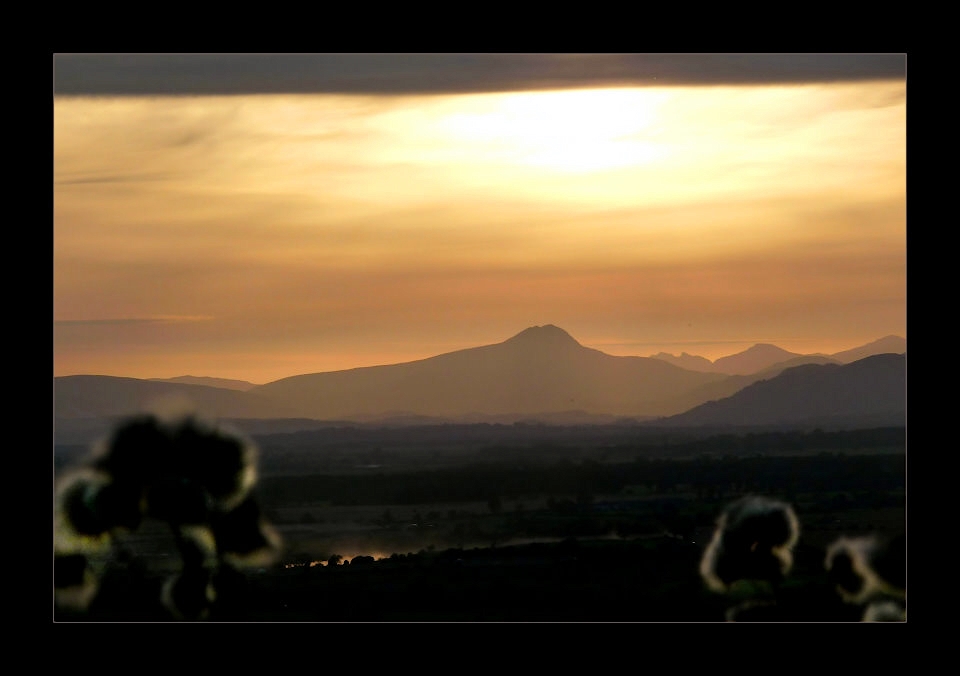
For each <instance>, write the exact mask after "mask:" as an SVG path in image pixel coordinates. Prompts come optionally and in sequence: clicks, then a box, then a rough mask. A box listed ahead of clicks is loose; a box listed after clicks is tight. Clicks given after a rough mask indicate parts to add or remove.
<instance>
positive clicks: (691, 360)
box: [652, 352, 714, 373]
mask: <svg viewBox="0 0 960 676" xmlns="http://www.w3.org/2000/svg"><path fill="white" fill-rule="evenodd" d="M652 357H653V359H662V360H663V361H666V362H669V363H671V364H673V365H674V366H679V367H680V368H682V369H687V370H690V371H704V372H708V373H709V372H713V370H714V369H713V362H712V361H710V360H709V359H707V358H706V357H699V356H697V355H694V354H687V353H686V352H681V353H680V356H679V357H677V356H675V355H672V354H670V353H669V352H658V353H657V354H655V355H652Z"/></svg>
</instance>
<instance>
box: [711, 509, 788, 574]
mask: <svg viewBox="0 0 960 676" xmlns="http://www.w3.org/2000/svg"><path fill="white" fill-rule="evenodd" d="M799 533H800V526H799V522H798V521H797V517H796V515H795V514H794V511H793V508H792V507H791V506H790V505H788V504H787V503H785V502H780V501H778V500H772V499H770V498H766V497H762V496H746V497H744V498H741V499H739V500H737V501H735V502H732V503H730V504H729V505H727V507H726V509H724V511H723V513H721V515H720V516H719V518H718V519H717V526H716V529H715V530H714V534H713V539H712V540H711V541H710V544H709V545H708V546H707V548H706V550H705V551H704V553H703V557H702V558H701V561H700V575H701V577H702V578H703V580H704V581H705V582H706V584H707V586H708V587H710V588H711V589H713V590H714V591H719V592H722V591H727V590H728V588H729V586H730V585H731V584H732V583H734V582H736V581H738V580H764V581H769V582H773V583H776V582H778V581H779V580H781V579H782V578H783V577H784V576H785V575H786V574H787V573H788V572H789V571H790V568H791V567H792V565H793V553H792V549H793V547H794V545H795V544H796V543H797V539H798V538H799Z"/></svg>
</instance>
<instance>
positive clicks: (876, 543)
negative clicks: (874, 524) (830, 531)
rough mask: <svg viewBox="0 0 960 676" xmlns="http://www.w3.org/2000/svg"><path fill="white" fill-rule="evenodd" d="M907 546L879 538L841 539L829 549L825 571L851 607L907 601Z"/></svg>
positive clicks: (903, 540)
mask: <svg viewBox="0 0 960 676" xmlns="http://www.w3.org/2000/svg"><path fill="white" fill-rule="evenodd" d="M905 543H906V540H905V538H904V537H903V536H898V537H895V538H893V539H890V540H886V539H883V538H880V537H878V536H876V535H867V536H860V537H841V538H838V539H837V540H835V541H834V542H833V544H831V545H830V547H829V548H828V549H827V556H826V559H825V561H824V567H825V568H826V569H827V572H828V575H829V577H830V580H831V582H833V584H834V585H835V588H836V590H837V593H839V594H840V597H841V598H842V599H843V600H844V601H846V602H847V603H854V604H863V603H868V602H870V601H872V600H874V599H875V598H877V597H880V596H890V597H895V598H905V597H906V568H905Z"/></svg>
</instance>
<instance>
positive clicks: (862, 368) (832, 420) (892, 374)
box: [657, 354, 907, 428]
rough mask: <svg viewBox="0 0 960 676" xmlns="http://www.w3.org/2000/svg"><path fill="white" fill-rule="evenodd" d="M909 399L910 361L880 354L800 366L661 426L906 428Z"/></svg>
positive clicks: (686, 413)
mask: <svg viewBox="0 0 960 676" xmlns="http://www.w3.org/2000/svg"><path fill="white" fill-rule="evenodd" d="M906 395H907V392H906V356H905V355H903V354H878V355H871V356H869V357H865V358H863V359H860V360H858V361H854V362H850V363H849V364H804V365H802V366H795V367H793V368H789V369H786V370H784V371H783V372H782V373H780V374H779V375H777V376H775V377H773V378H770V379H769V380H760V381H757V382H755V383H752V384H750V385H748V386H746V387H744V388H743V389H742V390H740V391H739V392H736V393H735V394H733V395H731V396H729V397H727V398H725V399H720V400H716V401H709V402H706V403H704V404H701V405H700V406H696V407H694V408H692V409H690V410H689V411H686V412H685V413H681V414H679V415H675V416H670V417H668V418H665V419H662V420H659V421H657V424H659V425H666V426H681V427H682V426H701V427H702V426H764V425H806V426H812V425H817V426H822V427H825V428H826V427H837V426H841V427H842V426H847V427H857V426H868V427H869V426H887V425H897V426H899V425H904V424H906V405H907V401H906Z"/></svg>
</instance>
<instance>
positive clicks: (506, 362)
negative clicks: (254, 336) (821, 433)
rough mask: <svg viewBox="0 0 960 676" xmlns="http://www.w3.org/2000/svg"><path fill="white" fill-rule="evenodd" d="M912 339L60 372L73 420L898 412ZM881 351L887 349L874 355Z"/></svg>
mask: <svg viewBox="0 0 960 676" xmlns="http://www.w3.org/2000/svg"><path fill="white" fill-rule="evenodd" d="M905 353H906V342H905V340H904V339H902V338H899V337H896V336H888V337H886V338H881V339H880V340H877V341H874V342H873V343H869V344H867V345H864V346H861V347H858V348H854V349H852V350H846V351H844V352H840V353H836V354H833V355H821V354H816V355H802V354H797V353H791V352H788V351H786V350H782V349H781V348H779V347H777V346H775V345H769V344H758V345H755V346H753V347H751V348H750V349H748V350H745V351H743V352H741V353H738V354H734V355H730V356H729V357H723V358H720V359H717V360H716V361H714V362H710V361H709V360H707V359H704V358H702V357H695V356H692V355H687V354H682V355H681V356H680V357H674V356H672V355H666V354H663V353H661V354H659V355H654V356H651V357H632V356H613V355H609V354H606V353H604V352H601V351H599V350H595V349H592V348H588V347H585V346H583V345H581V344H580V343H579V342H577V341H576V340H575V339H574V338H573V337H572V336H571V335H570V334H569V333H567V332H566V331H564V330H563V329H561V328H559V327H557V326H554V325H551V324H548V325H545V326H533V327H530V328H528V329H525V330H524V331H521V332H520V333H518V334H517V335H515V336H513V337H511V338H509V339H507V340H505V341H503V342H501V343H496V344H493V345H485V346H480V347H474V348H467V349H463V350H458V351H455V352H449V353H445V354H441V355H438V356H435V357H430V358H427V359H421V360H417V361H411V362H405V363H401V364H391V365H384V366H371V367H363V368H355V369H347V370H342V371H330V372H324V373H312V374H304V375H299V376H292V377H289V378H283V379H280V380H276V381H273V382H271V383H267V384H264V385H254V384H252V383H246V382H245V381H236V380H225V379H217V378H206V377H197V376H182V377H179V378H172V379H164V380H160V379H137V378H119V377H112V376H97V375H78V376H61V377H57V378H55V379H54V406H55V409H54V413H55V417H56V421H57V425H58V427H60V426H61V425H62V424H63V422H64V421H67V420H70V421H74V423H75V424H76V423H77V421H82V420H85V419H86V420H90V419H96V418H110V417H117V416H122V415H129V414H131V413H135V412H140V411H144V410H158V409H170V408H176V407H178V408H180V409H186V408H189V409H191V410H195V411H197V412H199V413H201V414H204V415H208V416H213V417H217V418H229V419H279V418H283V419H302V420H305V421H354V422H380V423H384V422H390V421H392V422H394V423H396V422H398V421H407V422H408V423H409V422H417V421H419V422H424V421H429V422H441V421H445V422H504V423H507V422H516V421H524V420H538V421H541V422H546V423H553V424H563V423H577V424H580V423H584V422H590V421H594V422H610V421H614V420H630V421H637V422H641V421H656V424H665V423H669V424H676V425H681V426H689V425H715V424H738V425H746V424H769V423H771V422H777V423H782V422H789V421H790V420H796V421H799V420H814V419H819V418H823V417H824V416H826V417H828V418H829V417H833V419H834V420H837V421H840V420H847V419H849V421H851V422H850V424H856V421H857V420H894V421H900V422H898V423H897V422H895V423H892V424H902V420H903V418H904V417H905V398H906V371H905V361H906V356H905ZM878 355H879V356H880V357H882V358H878Z"/></svg>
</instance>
